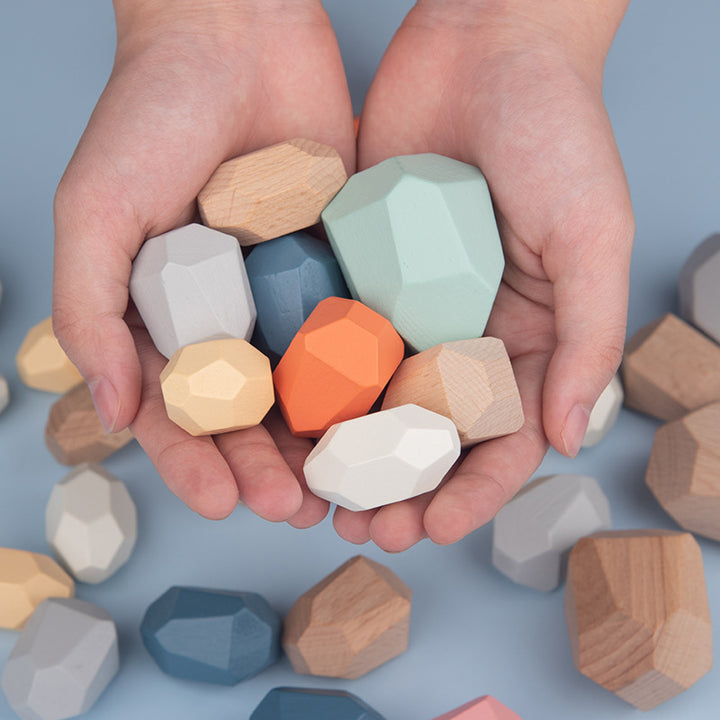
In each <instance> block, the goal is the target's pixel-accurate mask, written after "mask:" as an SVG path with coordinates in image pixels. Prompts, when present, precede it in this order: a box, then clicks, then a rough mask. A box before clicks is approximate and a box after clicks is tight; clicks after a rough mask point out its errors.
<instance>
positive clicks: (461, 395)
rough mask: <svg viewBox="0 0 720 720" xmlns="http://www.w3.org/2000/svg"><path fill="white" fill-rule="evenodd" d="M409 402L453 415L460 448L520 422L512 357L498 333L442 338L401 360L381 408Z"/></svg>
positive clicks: (509, 430) (512, 429) (514, 427)
mask: <svg viewBox="0 0 720 720" xmlns="http://www.w3.org/2000/svg"><path fill="white" fill-rule="evenodd" d="M407 403H413V404H415V405H419V406H420V407H424V408H426V409H427V410H432V411H433V412H436V413H439V414H440V415H444V416H445V417H446V418H449V419H450V420H452V421H453V422H454V423H455V426H456V427H457V429H458V434H459V435H460V442H461V443H462V446H463V447H464V448H467V447H470V446H471V445H475V444H476V443H479V442H482V441H483V440H489V439H491V438H495V437H500V436H501V435H508V434H509V433H513V432H515V431H516V430H519V429H520V428H521V427H522V424H523V422H524V416H523V409H522V403H521V401H520V393H519V392H518V388H517V383H516V382H515V375H514V374H513V369H512V365H511V364H510V358H509V357H508V354H507V351H506V350H505V345H504V343H503V341H502V340H499V339H498V338H491V337H486V338H474V339H472V340H457V341H455V342H447V343H442V344H441V345H436V346H435V347H433V348H430V349H429V350H424V351H423V352H421V353H418V354H417V355H413V356H411V357H409V358H407V359H405V360H403V362H402V363H401V364H400V367H399V368H398V369H397V371H396V372H395V374H394V375H393V377H392V379H391V380H390V383H389V385H388V387H387V391H386V392H385V399H384V400H383V405H382V407H383V410H386V409H388V408H392V407H397V406H398V405H405V404H407Z"/></svg>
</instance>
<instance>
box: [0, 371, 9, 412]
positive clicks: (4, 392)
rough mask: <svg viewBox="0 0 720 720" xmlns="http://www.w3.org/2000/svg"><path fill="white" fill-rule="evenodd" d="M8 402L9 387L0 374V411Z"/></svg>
mask: <svg viewBox="0 0 720 720" xmlns="http://www.w3.org/2000/svg"><path fill="white" fill-rule="evenodd" d="M9 404H10V388H9V387H8V383H7V380H6V379H5V378H4V377H3V376H2V375H0V413H1V412H2V411H3V410H4V409H5V408H6V407H7V406H8V405H9Z"/></svg>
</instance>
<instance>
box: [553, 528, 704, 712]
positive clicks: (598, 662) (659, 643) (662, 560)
mask: <svg viewBox="0 0 720 720" xmlns="http://www.w3.org/2000/svg"><path fill="white" fill-rule="evenodd" d="M565 615H566V619H567V625H568V632H569V635H570V645H571V648H572V654H573V659H574V661H575V667H577V669H578V670H579V671H580V672H581V673H583V675H586V676H587V677H589V678H590V679H591V680H593V681H595V682H596V683H598V684H599V685H602V686H603V687H604V688H606V689H607V690H610V691H611V692H613V693H615V694H616V695H617V696H618V697H621V698H622V699H623V700H626V701H627V702H629V703H631V704H632V705H634V706H635V707H637V708H639V709H640V710H651V709H652V708H654V707H655V706H657V705H659V704H660V703H662V702H665V701H666V700H669V699H670V698H672V697H674V696H675V695H677V694H678V693H681V692H683V691H684V690H687V689H688V688H689V687H690V686H691V685H693V684H694V683H695V682H697V681H698V680H699V679H700V678H701V677H702V676H703V675H705V674H706V673H707V672H708V671H709V670H710V668H711V666H712V625H711V621H710V608H709V605H708V598H707V591H706V589H705V573H704V570H703V563H702V555H701V554H700V547H699V545H698V544H697V542H696V541H695V539H694V538H693V536H692V535H690V534H689V533H677V532H672V531H668V530H630V531H615V532H612V531H608V532H600V533H596V534H595V535H590V536H589V537H585V538H582V539H581V540H579V541H578V543H577V544H576V545H575V547H574V548H573V550H572V552H571V553H570V560H569V564H568V580H567V589H566V592H565Z"/></svg>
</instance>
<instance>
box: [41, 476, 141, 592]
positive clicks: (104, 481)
mask: <svg viewBox="0 0 720 720" xmlns="http://www.w3.org/2000/svg"><path fill="white" fill-rule="evenodd" d="M45 531H46V536H47V542H48V544H49V545H50V547H51V548H52V551H53V553H54V554H55V555H56V557H57V558H58V561H59V562H60V564H61V565H63V566H64V567H65V569H66V570H67V571H68V572H69V573H70V574H71V575H73V576H74V577H75V578H76V579H77V580H81V581H83V582H87V583H99V582H102V581H103V580H107V578H109V577H110V576H111V575H112V574H113V573H114V572H115V571H116V570H118V569H119V568H120V567H121V566H122V565H124V564H125V562H126V561H127V559H128V558H129V557H130V554H131V553H132V551H133V547H134V546H135V540H136V538H137V515H136V510H135V503H134V502H133V500H132V498H131V497H130V493H129V492H128V490H127V488H126V487H125V484H124V483H123V482H121V481H120V480H118V479H117V478H116V477H114V476H113V475H111V474H110V473H109V472H108V471H107V470H105V469H104V468H103V467H101V466H99V465H90V464H87V463H85V464H84V465H79V466H78V467H77V468H75V469H74V470H73V471H72V472H70V473H69V474H68V475H66V476H65V477H64V478H63V479H62V480H61V481H60V482H59V483H57V484H56V485H55V487H54V488H53V490H52V493H51V494H50V500H49V501H48V504H47V508H46V511H45Z"/></svg>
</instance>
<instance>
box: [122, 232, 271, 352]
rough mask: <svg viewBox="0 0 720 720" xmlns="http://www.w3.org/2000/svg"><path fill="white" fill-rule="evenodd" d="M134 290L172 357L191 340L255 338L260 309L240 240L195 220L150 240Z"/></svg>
mask: <svg viewBox="0 0 720 720" xmlns="http://www.w3.org/2000/svg"><path fill="white" fill-rule="evenodd" d="M130 295H131V296H132V299H133V301H134V302H135V305H136V306H137V309H138V311H139V312H140V315H141V317H142V319H143V322H144V323H145V326H146V327H147V329H148V332H149V333H150V336H151V337H152V339H153V342H154V343H155V346H156V347H157V349H158V350H159V351H160V352H161V353H162V354H163V355H164V356H165V357H167V358H170V357H172V355H173V354H174V353H175V351H176V350H178V349H179V348H181V347H185V346H186V345H193V344H194V343H199V342H204V341H206V340H219V339H220V338H241V339H243V340H250V336H251V335H252V332H253V329H254V327H255V319H256V317H257V312H256V310H255V303H254V301H253V298H252V293H251V291H250V283H249V281H248V277H247V272H246V271H245V263H244V262H243V258H242V252H241V250H240V245H239V244H238V241H237V240H236V239H235V238H234V237H231V236H230V235H226V234H224V233H221V232H218V231H217V230H211V229H210V228H206V227H204V226H202V225H197V224H192V225H186V226H185V227H181V228H177V229H176V230H171V231H170V232H167V233H164V234H163V235H158V236H157V237H154V238H150V239H148V240H146V241H145V244H144V245H143V246H142V248H140V252H139V253H138V254H137V257H136V258H135V261H134V262H133V269H132V274H131V275H130Z"/></svg>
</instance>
